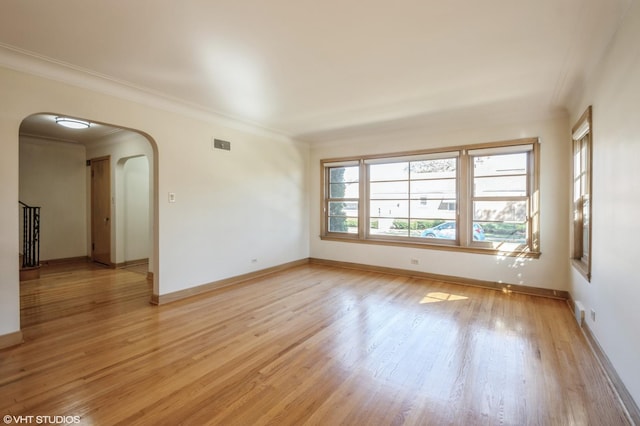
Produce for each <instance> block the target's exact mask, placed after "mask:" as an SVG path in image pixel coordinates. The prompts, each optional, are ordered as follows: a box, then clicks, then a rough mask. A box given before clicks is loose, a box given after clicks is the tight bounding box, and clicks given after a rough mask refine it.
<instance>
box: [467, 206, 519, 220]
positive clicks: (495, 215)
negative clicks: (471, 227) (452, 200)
mask: <svg viewBox="0 0 640 426" xmlns="http://www.w3.org/2000/svg"><path fill="white" fill-rule="evenodd" d="M473 220H474V221H495V222H519V223H525V222H526V221H527V202H526V201H474V203H473Z"/></svg>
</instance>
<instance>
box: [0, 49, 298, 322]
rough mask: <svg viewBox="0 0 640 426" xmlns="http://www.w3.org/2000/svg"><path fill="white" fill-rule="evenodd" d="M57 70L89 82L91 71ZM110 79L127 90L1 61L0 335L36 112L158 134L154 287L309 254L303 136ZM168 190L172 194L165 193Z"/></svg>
mask: <svg viewBox="0 0 640 426" xmlns="http://www.w3.org/2000/svg"><path fill="white" fill-rule="evenodd" d="M34 61H35V59H34ZM40 65H42V64H40ZM31 66H32V65H31V62H30V63H29V67H31ZM45 66H50V65H45ZM57 78H59V79H60V80H64V81H70V82H73V84H83V85H84V84H85V83H86V81H85V79H88V78H89V77H87V76H80V75H78V76H77V78H75V77H74V78H68V77H67V76H66V75H65V74H64V73H58V75H57ZM104 84H105V86H104V87H105V92H106V91H107V89H108V91H110V92H111V91H113V92H114V93H117V94H118V96H121V97H119V98H118V97H115V96H110V95H106V94H103V92H96V91H91V90H88V89H83V88H79V87H77V86H74V85H71V84H64V83H61V82H58V81H52V80H47V79H44V78H40V77H35V76H33V75H29V74H25V73H23V72H17V71H12V70H9V69H6V68H0V93H2V99H3V105H4V106H3V108H2V109H1V110H0V150H1V152H2V155H0V197H2V199H3V200H5V202H3V203H2V204H0V238H1V239H0V335H3V334H8V333H13V332H15V331H18V330H19V328H20V320H19V318H20V316H19V278H18V261H17V259H18V183H19V172H18V158H19V155H18V131H19V126H20V123H21V121H22V120H23V119H24V118H25V117H26V116H28V115H31V114H33V113H37V112H43V111H54V112H57V113H64V114H68V115H71V116H75V117H82V118H86V119H89V120H93V121H98V122H103V123H107V124H114V125H118V126H123V127H126V128H131V129H139V130H142V131H143V132H146V133H147V134H149V135H150V136H151V137H152V139H153V141H154V143H155V146H154V147H153V151H154V152H153V160H152V162H151V164H150V165H151V167H152V168H153V169H154V170H155V171H157V173H156V172H154V173H155V174H154V177H155V179H157V181H154V182H153V183H152V184H153V187H154V192H156V193H157V194H158V197H157V198H156V199H157V200H158V201H157V208H154V209H153V210H154V214H155V216H156V217H155V219H156V220H155V221H154V223H155V226H156V227H157V233H156V237H154V241H155V243H154V246H155V248H154V253H153V257H154V258H155V260H156V262H155V266H154V271H153V272H154V280H155V282H154V292H156V293H157V294H160V295H162V294H167V293H171V292H175V291H178V290H181V289H185V288H189V287H192V286H197V285H201V284H206V283H209V282H213V281H217V280H220V279H223V278H228V277H232V276H236V275H239V274H243V273H248V272H251V271H254V270H258V269H263V268H268V267H271V266H276V265H280V264H283V263H287V262H291V261H295V260H299V259H303V258H306V257H308V256H309V240H308V202H307V192H306V189H307V165H308V153H309V151H308V147H307V145H306V144H303V143H298V142H295V141H291V140H289V139H287V138H285V137H283V136H279V135H275V134H273V133H269V132H267V131H264V130H260V129H256V128H253V127H251V126H248V125H242V124H239V123H234V122H231V121H230V120H227V119H220V118H216V117H215V116H213V115H211V114H204V113H200V114H197V113H195V112H193V111H192V110H188V109H187V108H186V107H178V106H174V105H173V104H169V103H168V102H163V101H162V100H158V99H155V98H154V99H150V98H148V97H147V95H144V94H139V93H138V94H134V95H129V94H128V92H127V93H124V92H122V91H118V90H120V89H118V88H113V87H112V86H110V85H109V84H108V83H104ZM125 96H127V97H129V99H135V101H134V100H125V99H124V98H123V97H125ZM160 107H162V108H164V109H160ZM212 137H216V138H221V139H225V140H228V141H231V151H230V152H227V151H219V150H216V151H214V150H212V148H211V138H212ZM168 192H175V193H176V196H177V202H176V203H174V204H169V203H168V201H167V193H168ZM251 259H257V262H256V263H252V262H251Z"/></svg>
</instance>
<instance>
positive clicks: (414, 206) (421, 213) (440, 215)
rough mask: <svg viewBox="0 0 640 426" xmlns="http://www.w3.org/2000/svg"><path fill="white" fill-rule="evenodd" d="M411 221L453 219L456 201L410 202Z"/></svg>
mask: <svg viewBox="0 0 640 426" xmlns="http://www.w3.org/2000/svg"><path fill="white" fill-rule="evenodd" d="M410 206H411V218H412V219H455V218H456V200H454V199H449V200H427V201H426V202H425V203H423V202H422V201H421V200H412V201H411V204H410Z"/></svg>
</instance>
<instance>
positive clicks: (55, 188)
mask: <svg viewBox="0 0 640 426" xmlns="http://www.w3.org/2000/svg"><path fill="white" fill-rule="evenodd" d="M85 169H86V167H85V148H84V146H83V145H79V144H73V143H65V142H58V141H55V142H54V141H48V140H43V139H36V138H33V137H21V138H20V189H19V197H20V201H22V202H24V203H26V204H28V205H31V206H40V207H41V211H40V215H41V218H40V220H41V221H40V259H41V260H51V259H64V258H69V257H79V256H86V255H87V247H86V238H87V234H86V232H87V224H86V203H87V199H86V186H85V173H86V172H85Z"/></svg>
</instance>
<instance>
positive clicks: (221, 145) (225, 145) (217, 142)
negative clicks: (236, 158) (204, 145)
mask: <svg viewBox="0 0 640 426" xmlns="http://www.w3.org/2000/svg"><path fill="white" fill-rule="evenodd" d="M213 148H214V149H224V150H225V151H231V142H228V141H223V140H222V139H214V140H213Z"/></svg>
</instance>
